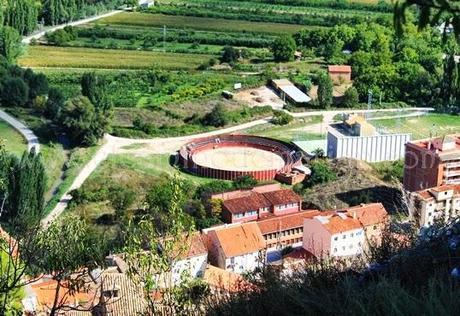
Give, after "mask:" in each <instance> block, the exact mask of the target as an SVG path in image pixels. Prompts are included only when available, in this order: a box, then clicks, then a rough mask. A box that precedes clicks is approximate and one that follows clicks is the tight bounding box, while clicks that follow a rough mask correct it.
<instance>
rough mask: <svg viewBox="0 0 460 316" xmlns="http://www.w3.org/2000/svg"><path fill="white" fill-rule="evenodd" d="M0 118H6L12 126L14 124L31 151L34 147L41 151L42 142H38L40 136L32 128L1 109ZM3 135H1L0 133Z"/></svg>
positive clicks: (36, 150) (37, 151)
mask: <svg viewBox="0 0 460 316" xmlns="http://www.w3.org/2000/svg"><path fill="white" fill-rule="evenodd" d="M0 119H2V120H4V121H5V122H7V123H8V124H10V125H11V126H13V127H14V128H15V129H16V130H17V131H18V132H19V133H21V135H22V136H23V137H24V138H25V139H26V141H27V147H28V149H29V151H30V150H31V149H32V148H35V152H36V153H39V152H40V143H39V142H38V137H37V136H35V134H34V132H32V130H30V129H29V128H28V127H27V126H25V125H24V124H22V123H21V122H19V121H18V120H17V119H15V118H14V117H12V116H11V115H9V114H7V113H6V112H5V111H3V110H0ZM0 136H1V135H0Z"/></svg>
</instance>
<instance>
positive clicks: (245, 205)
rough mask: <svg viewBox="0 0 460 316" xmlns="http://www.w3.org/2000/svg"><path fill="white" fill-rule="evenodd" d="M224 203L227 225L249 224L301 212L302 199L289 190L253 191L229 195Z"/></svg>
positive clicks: (223, 210) (223, 208) (223, 215)
mask: <svg viewBox="0 0 460 316" xmlns="http://www.w3.org/2000/svg"><path fill="white" fill-rule="evenodd" d="M229 196H230V198H228V199H224V200H223V203H222V217H223V219H224V220H225V222H226V223H238V222H249V221H254V220H258V219H261V218H265V217H269V216H280V215H286V214H292V213H296V212H300V211H301V208H302V199H301V198H300V196H298V195H297V194H296V193H295V192H294V191H292V190H289V189H276V190H273V191H265V190H258V189H255V190H254V189H253V190H251V191H246V192H244V193H241V194H239V195H236V196H235V195H229Z"/></svg>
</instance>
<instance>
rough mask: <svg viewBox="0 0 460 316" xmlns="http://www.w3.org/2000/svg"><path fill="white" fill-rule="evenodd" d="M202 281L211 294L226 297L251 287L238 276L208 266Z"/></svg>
mask: <svg viewBox="0 0 460 316" xmlns="http://www.w3.org/2000/svg"><path fill="white" fill-rule="evenodd" d="M203 281H204V282H205V283H206V284H207V285H208V287H209V289H210V291H211V293H212V294H214V295H216V296H217V297H219V296H227V295H230V294H233V293H237V292H240V291H243V290H245V289H248V288H250V287H252V285H251V284H250V283H249V282H248V281H246V280H245V279H244V278H243V277H242V276H241V275H240V274H237V273H235V272H232V271H228V270H224V269H221V268H218V267H215V266H213V265H210V264H209V265H208V266H207V267H206V270H205V272H204V276H203Z"/></svg>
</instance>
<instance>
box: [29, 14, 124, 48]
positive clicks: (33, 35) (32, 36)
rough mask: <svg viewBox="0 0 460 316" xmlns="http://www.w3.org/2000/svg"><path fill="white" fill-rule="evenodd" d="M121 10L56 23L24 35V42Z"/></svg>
mask: <svg viewBox="0 0 460 316" xmlns="http://www.w3.org/2000/svg"><path fill="white" fill-rule="evenodd" d="M120 12H123V10H114V11H110V12H107V13H104V14H100V15H96V16H93V17H90V18H86V19H83V20H78V21H74V22H69V23H65V24H59V25H55V26H52V27H49V28H46V29H44V30H43V31H39V32H37V33H34V34H31V35H29V36H27V37H24V38H23V39H22V43H23V44H30V42H31V41H32V39H36V40H38V39H39V38H41V37H43V36H45V34H46V33H47V32H54V31H57V30H59V29H63V28H64V27H66V26H77V25H81V24H86V23H90V22H93V21H96V20H99V19H102V18H105V17H108V16H112V15H115V14H118V13H120Z"/></svg>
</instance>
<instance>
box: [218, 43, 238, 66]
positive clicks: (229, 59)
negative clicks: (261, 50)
mask: <svg viewBox="0 0 460 316" xmlns="http://www.w3.org/2000/svg"><path fill="white" fill-rule="evenodd" d="M239 58H240V53H239V51H238V50H237V49H236V48H234V47H232V46H225V47H224V49H223V50H222V56H221V57H220V62H222V63H229V64H231V65H232V64H234V63H236V62H237V61H238V59H239Z"/></svg>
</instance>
